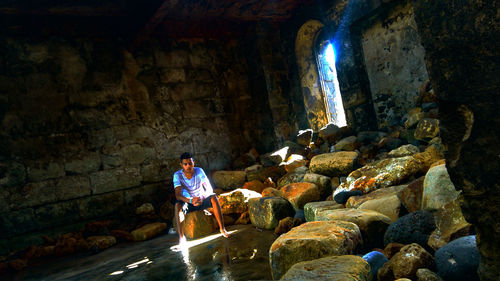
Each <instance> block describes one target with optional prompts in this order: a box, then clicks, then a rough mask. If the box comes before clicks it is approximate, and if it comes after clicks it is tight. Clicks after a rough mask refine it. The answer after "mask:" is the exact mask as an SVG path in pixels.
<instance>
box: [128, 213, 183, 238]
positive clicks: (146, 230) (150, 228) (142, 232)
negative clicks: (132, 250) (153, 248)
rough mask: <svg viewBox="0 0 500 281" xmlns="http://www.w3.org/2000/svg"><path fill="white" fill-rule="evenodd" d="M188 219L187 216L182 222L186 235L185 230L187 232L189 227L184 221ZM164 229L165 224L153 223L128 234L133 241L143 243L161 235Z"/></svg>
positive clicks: (165, 227)
mask: <svg viewBox="0 0 500 281" xmlns="http://www.w3.org/2000/svg"><path fill="white" fill-rule="evenodd" d="M190 214H191V213H190ZM188 215H189V214H188ZM188 217H189V216H186V220H185V221H184V233H187V232H186V230H189V226H186V225H187V224H186V221H188V219H187V218H188ZM165 229H167V224H166V223H163V222H155V223H149V224H146V225H144V226H142V227H140V228H138V229H136V230H134V231H132V232H131V233H130V234H132V237H134V241H144V240H148V239H151V238H153V237H155V236H156V235H158V234H160V233H162V232H163V231H164V230H165ZM186 236H187V234H186Z"/></svg>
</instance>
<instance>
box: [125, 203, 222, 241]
mask: <svg viewBox="0 0 500 281" xmlns="http://www.w3.org/2000/svg"><path fill="white" fill-rule="evenodd" d="M183 229H184V235H185V236H186V237H187V238H189V239H196V238H199V237H202V236H205V235H208V234H211V233H213V232H214V231H215V230H216V229H217V221H216V220H215V217H214V216H212V215H209V213H207V212H205V211H203V210H201V211H194V212H190V213H187V214H186V216H185V219H184V224H183ZM132 234H133V233H132Z"/></svg>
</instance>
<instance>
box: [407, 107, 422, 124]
mask: <svg viewBox="0 0 500 281" xmlns="http://www.w3.org/2000/svg"><path fill="white" fill-rule="evenodd" d="M424 116H425V114H424V113H423V112H422V108H420V107H417V108H414V109H412V110H410V111H409V112H408V119H406V121H405V128H406V129H411V128H412V127H414V126H415V125H416V124H418V122H419V121H420V120H422V119H423V118H424Z"/></svg>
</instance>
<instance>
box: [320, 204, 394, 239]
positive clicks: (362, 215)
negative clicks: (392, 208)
mask: <svg viewBox="0 0 500 281" xmlns="http://www.w3.org/2000/svg"><path fill="white" fill-rule="evenodd" d="M316 220H318V221H339V220H341V221H349V222H352V223H355V224H356V225H357V226H358V227H359V229H360V230H361V233H362V234H363V241H364V242H365V248H370V249H371V248H377V247H381V246H382V245H383V237H384V233H385V231H386V230H387V228H388V227H389V225H390V224H391V223H392V220H391V219H390V218H388V217H387V216H385V215H383V214H381V213H379V212H376V211H372V210H360V209H335V210H324V211H321V212H318V213H317V215H316Z"/></svg>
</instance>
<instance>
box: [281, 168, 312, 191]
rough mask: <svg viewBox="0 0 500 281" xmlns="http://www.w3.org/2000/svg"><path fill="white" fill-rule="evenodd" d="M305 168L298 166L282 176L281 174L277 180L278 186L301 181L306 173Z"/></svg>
mask: <svg viewBox="0 0 500 281" xmlns="http://www.w3.org/2000/svg"><path fill="white" fill-rule="evenodd" d="M307 172H308V171H307V168H306V167H300V168H298V169H295V170H294V171H293V172H290V173H287V174H285V175H284V176H282V177H281V178H280V179H279V180H278V185H277V187H278V188H281V187H283V186H285V185H287V184H290V183H295V182H302V181H304V176H305V175H306V173H307Z"/></svg>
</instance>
